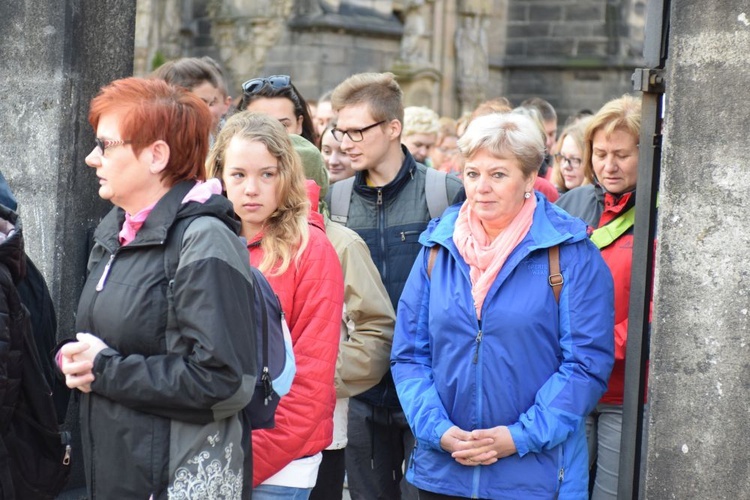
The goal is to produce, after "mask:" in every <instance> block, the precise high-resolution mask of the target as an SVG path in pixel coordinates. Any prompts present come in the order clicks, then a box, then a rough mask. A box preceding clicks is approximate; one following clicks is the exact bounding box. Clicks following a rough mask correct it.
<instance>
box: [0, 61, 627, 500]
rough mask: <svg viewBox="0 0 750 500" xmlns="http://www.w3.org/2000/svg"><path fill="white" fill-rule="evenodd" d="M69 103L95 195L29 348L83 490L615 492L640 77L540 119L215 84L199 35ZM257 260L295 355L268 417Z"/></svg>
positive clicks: (169, 493)
mask: <svg viewBox="0 0 750 500" xmlns="http://www.w3.org/2000/svg"><path fill="white" fill-rule="evenodd" d="M89 122H90V124H91V127H92V128H93V130H94V132H95V135H96V141H95V146H94V147H93V149H92V151H91V153H90V154H89V155H88V156H87V158H86V163H87V165H88V166H89V167H91V168H92V170H93V171H94V172H95V175H96V179H97V182H98V194H99V196H100V197H101V198H102V199H105V200H108V201H110V202H111V203H112V204H113V205H114V206H113V208H112V210H111V211H110V212H109V214H108V215H107V216H106V217H104V219H103V220H102V221H101V223H100V224H99V226H98V228H97V229H96V232H95V233H94V236H93V242H92V250H91V254H90V257H89V262H88V275H87V277H86V281H85V285H84V287H83V291H82V293H81V297H80V302H79V307H78V311H77V314H76V332H72V333H67V334H61V335H60V337H61V339H62V342H60V344H59V345H58V346H57V347H55V348H54V351H53V352H51V353H50V357H51V358H52V359H54V363H55V366H56V367H57V368H58V369H59V376H60V377H61V378H63V379H64V380H65V384H66V385H67V387H69V388H70V389H74V392H75V393H76V394H79V397H80V420H79V422H80V428H81V435H82V443H81V447H82V452H83V468H84V471H85V475H86V488H87V492H88V495H89V497H90V498H106V499H108V498H153V499H161V498H185V499H188V498H197V499H203V498H205V499H209V498H237V499H239V498H250V497H251V496H252V497H254V498H256V499H262V500H266V499H306V498H313V499H316V500H337V499H339V500H340V499H341V498H342V495H343V489H344V486H345V485H346V487H347V488H348V490H349V495H350V497H351V498H352V499H353V500H376V499H388V500H391V499H404V500H413V499H428V500H430V499H463V498H480V499H498V498H524V499H533V498H538V499H550V498H561V499H584V498H594V499H596V500H602V499H614V498H616V497H617V482H618V467H619V443H620V429H621V427H622V396H623V390H624V388H623V385H624V361H625V355H626V345H627V328H628V318H627V317H628V307H629V289H630V272H631V266H630V265H631V260H632V238H633V225H634V219H635V218H634V205H635V190H636V184H637V166H638V139H639V129H640V104H639V100H638V99H636V98H635V97H631V96H628V95H625V96H622V97H620V98H617V99H614V100H612V101H610V102H608V103H606V104H604V105H603V107H602V108H601V109H600V110H598V111H596V112H587V111H584V112H581V113H579V114H578V115H576V116H573V117H571V118H570V119H569V120H568V121H567V122H566V123H565V124H564V126H562V127H560V124H559V123H558V116H557V113H556V111H555V109H554V107H553V106H552V105H551V104H550V103H549V102H547V101H546V100H544V99H541V98H539V97H530V98H529V99H527V100H524V101H523V102H521V103H519V104H518V105H517V106H513V104H512V103H511V102H510V101H508V100H507V99H505V98H502V97H500V98H495V99H492V100H490V101H486V102H484V103H482V104H480V105H479V106H478V107H477V108H476V109H475V110H473V111H472V112H471V113H466V114H465V115H462V116H459V117H450V116H442V117H441V116H439V114H438V113H436V112H435V111H434V110H432V109H429V108H427V107H422V106H408V107H405V106H404V96H403V93H402V90H401V88H400V86H399V84H398V82H397V81H396V78H395V76H394V75H393V74H391V73H360V74H355V75H352V76H351V77H349V78H347V79H346V80H344V81H343V82H341V83H340V84H339V85H337V86H336V87H335V88H333V89H330V91H328V92H326V93H325V94H324V95H323V96H321V97H320V98H319V99H316V100H315V101H314V102H310V101H308V100H306V99H305V97H303V95H302V94H301V93H300V92H299V90H298V89H297V87H295V85H294V82H293V79H292V77H291V76H289V75H271V76H259V77H257V78H253V79H250V80H248V81H246V82H245V83H244V84H243V85H242V90H241V94H240V95H239V96H237V97H233V96H231V95H230V92H229V89H228V87H227V84H226V81H225V78H224V75H223V73H222V71H221V68H220V66H219V65H218V64H217V63H216V62H215V61H213V60H212V59H210V58H207V57H204V58H184V59H180V60H176V61H171V62H168V63H166V64H164V65H163V66H162V67H160V68H158V69H157V70H155V71H154V73H153V74H151V75H149V77H147V78H134V77H131V78H124V79H121V80H116V81H114V82H112V83H110V84H108V85H107V86H105V87H103V88H102V89H101V91H100V92H99V94H98V95H97V96H96V97H95V98H94V99H93V100H92V102H91V106H90V112H89ZM560 128H561V130H560V133H559V134H558V129H560ZM0 181H4V180H3V179H2V178H1V177H0ZM0 184H3V182H0ZM0 188H2V189H5V186H2V185H0ZM3 214H4V212H2V211H0V216H2V217H3V219H7V220H9V221H10V224H8V225H7V229H8V230H7V231H3V232H4V233H6V238H2V236H3V233H2V232H0V250H1V249H2V248H3V247H5V246H7V245H8V244H9V242H10V241H11V240H12V238H11V236H12V234H13V228H14V227H19V222H18V221H17V216H16V215H15V214H14V213H13V212H10V211H9V213H8V214H6V215H3ZM181 223H182V225H185V226H186V229H184V234H183V233H178V232H177V231H174V230H173V228H174V227H176V226H177V225H178V224H181ZM178 235H179V236H178ZM173 238H181V240H180V239H178V240H176V241H175V242H173V241H172V239H173ZM170 244H176V245H177V248H179V249H180V251H179V261H178V263H176V271H175V272H174V275H173V276H169V273H165V258H166V255H167V248H168V247H169V245H170ZM3 255H4V254H2V253H1V252H0V257H2V256H3ZM17 257H18V255H17V252H16V257H15V258H17ZM252 268H257V269H258V270H259V271H260V272H261V273H262V274H263V276H264V277H265V278H266V279H267V281H268V282H269V283H270V285H271V288H272V289H273V291H274V293H275V294H276V295H277V296H278V299H279V302H280V306H281V309H282V311H283V316H284V318H285V320H286V322H287V323H288V327H289V333H290V336H291V343H292V349H293V353H294V362H295V363H296V375H295V376H294V379H293V382H292V383H291V387H290V390H289V392H288V393H287V394H285V395H284V396H282V397H281V399H280V401H279V403H278V407H277V409H276V411H275V419H274V420H275V424H274V426H273V428H270V429H257V428H253V427H252V422H249V421H248V418H247V415H246V413H245V412H243V409H244V408H245V407H246V405H248V404H249V402H250V400H251V398H252V395H253V389H254V388H255V387H256V382H257V380H256V379H257V378H258V369H259V366H258V362H257V359H258V357H257V356H258V352H256V351H257V350H258V349H259V346H258V345H257V344H256V340H255V339H256V333H257V332H256V331H255V329H256V328H258V326H257V325H258V322H257V321H256V315H258V314H259V312H258V311H255V310H254V308H253V307H252V304H253V302H254V297H255V294H257V293H259V292H258V289H257V287H256V286H255V282H254V278H253V272H252V271H253V270H252ZM3 342H5V339H4V338H3V337H0V346H2V345H3ZM1 380H2V378H0V381H1ZM3 396H4V393H2V392H0V403H2V406H0V407H2V408H5V407H12V404H9V402H8V401H3V399H2V398H3ZM7 415H9V413H8V412H5V413H0V417H3V416H7ZM0 424H3V422H2V421H0ZM0 445H2V438H1V437H0ZM1 449H2V446H0V450H1ZM0 454H1V453H0ZM3 467H4V462H3V461H2V460H0V477H3V476H2V473H3V470H2V469H3ZM2 492H3V489H2V488H0V499H6V498H13V497H12V496H3V494H2Z"/></svg>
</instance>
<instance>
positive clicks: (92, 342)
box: [58, 78, 257, 499]
mask: <svg viewBox="0 0 750 500" xmlns="http://www.w3.org/2000/svg"><path fill="white" fill-rule="evenodd" d="M89 122H90V123H91V126H92V127H93V128H94V130H95V131H96V145H95V146H94V148H93V150H92V151H91V153H90V154H89V155H88V156H87V157H86V164H87V165H89V166H90V167H92V168H93V169H94V170H95V171H96V176H97V178H98V181H99V196H100V197H101V198H103V199H105V200H109V201H111V202H112V203H113V204H114V205H115V207H114V208H113V209H112V211H111V212H109V214H108V215H107V216H106V217H105V218H104V219H103V220H102V222H101V223H100V224H99V227H98V228H97V229H96V232H95V233H94V248H93V249H92V250H91V255H90V257H89V263H88V271H89V275H88V278H87V280H86V283H85V284H84V287H83V291H82V292H81V298H80V302H79V304H78V314H77V315H76V329H77V331H78V332H81V333H78V334H77V336H76V341H71V342H69V343H66V344H65V345H63V346H62V348H61V349H60V353H59V355H58V363H59V364H60V367H61V369H62V372H63V373H64V374H65V378H66V383H67V385H68V387H70V388H75V389H78V390H80V391H81V392H82V395H81V403H80V408H81V435H82V437H83V458H84V468H85V472H86V482H87V487H88V494H89V498H102V499H109V498H154V499H166V498H168V497H169V498H195V497H196V496H197V495H200V498H220V497H221V498H249V496H250V491H251V488H250V480H251V479H252V470H251V467H250V464H251V462H250V461H249V458H250V456H249V436H250V434H249V425H248V423H247V422H244V421H243V419H241V416H240V415H241V413H240V412H241V410H242V409H243V408H244V407H245V405H247V403H249V402H250V399H251V397H252V394H253V389H254V388H255V378H256V374H257V367H256V361H255V360H256V357H255V356H256V345H255V338H256V336H255V329H254V325H255V319H254V314H255V313H254V311H253V310H252V306H251V304H252V303H253V296H254V295H253V294H254V293H255V291H254V288H253V279H252V275H251V270H250V266H249V264H248V257H247V250H246V249H245V248H244V246H243V244H242V242H241V240H240V238H239V237H238V234H237V233H238V231H239V224H237V222H236V221H235V219H234V210H233V209H232V204H231V203H230V202H229V201H228V200H226V199H225V198H224V197H222V196H221V184H220V183H219V182H218V181H209V182H202V181H204V180H205V177H206V173H205V172H206V170H205V167H204V161H205V158H206V155H207V153H208V136H209V130H210V127H211V123H212V120H211V114H210V111H209V109H208V106H206V104H204V103H203V102H202V101H201V99H200V98H199V97H198V96H196V95H195V94H193V93H191V92H189V91H188V90H186V89H184V88H181V87H175V86H171V85H168V84H167V83H165V82H163V81H161V80H143V79H139V78H126V79H123V80H117V81H115V82H113V83H111V84H110V85H108V86H106V87H104V88H103V89H102V91H101V92H100V93H99V95H97V96H96V97H95V98H94V100H93V101H92V103H91V110H90V112H89ZM217 195H218V196H217ZM177 227H180V228H181V230H177V229H176V228H177ZM175 238H180V239H175ZM169 248H177V249H179V258H178V261H177V262H173V266H174V267H173V273H174V274H171V275H170V276H167V270H166V264H165V254H167V255H170V253H168V252H169V250H168V249H169ZM71 340H73V339H71ZM243 482H244V483H245V484H244V487H243Z"/></svg>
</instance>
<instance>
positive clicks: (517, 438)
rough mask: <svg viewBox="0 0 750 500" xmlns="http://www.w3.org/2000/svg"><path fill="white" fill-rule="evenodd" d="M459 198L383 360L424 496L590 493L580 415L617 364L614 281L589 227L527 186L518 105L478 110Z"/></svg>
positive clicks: (431, 241)
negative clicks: (513, 109) (411, 441)
mask: <svg viewBox="0 0 750 500" xmlns="http://www.w3.org/2000/svg"><path fill="white" fill-rule="evenodd" d="M459 147H460V148H461V151H462V153H463V154H464V156H465V157H466V165H465V168H464V186H465V188H466V196H467V199H466V201H465V202H464V203H462V204H460V205H459V204H457V205H454V206H452V207H450V208H448V209H447V210H446V211H445V212H444V213H443V216H442V217H441V218H440V219H435V220H433V221H432V222H431V223H430V225H429V226H428V228H427V230H426V231H425V232H424V233H423V234H422V236H421V237H420V243H422V245H423V246H424V248H423V249H422V250H421V253H420V254H419V257H418V258H417V261H416V263H415V264H414V267H413V268H412V271H411V274H410V275H409V278H408V280H407V282H406V286H405V288H404V291H403V294H402V295H401V300H400V302H399V306H398V312H397V314H396V332H395V335H394V339H393V350H392V353H391V368H392V372H393V378H394V380H395V382H396V389H397V391H398V395H399V399H400V401H401V404H402V406H403V408H404V413H405V414H406V417H407V420H408V421H409V425H410V426H411V428H412V429H413V431H414V435H415V437H416V441H417V445H416V446H415V448H414V452H413V455H412V459H411V461H410V463H409V467H408V470H407V473H406V477H407V479H408V480H409V481H410V482H411V483H413V484H414V485H415V486H416V487H417V488H419V489H420V499H428V500H430V499H437V498H441V499H442V498H536V499H542V498H544V499H549V498H553V497H556V498H586V497H587V496H588V455H587V448H586V436H585V432H584V425H583V422H584V421H585V418H586V415H588V413H589V412H590V411H591V410H592V409H593V407H594V406H595V405H596V402H597V401H598V399H599V398H600V397H601V395H602V393H603V392H604V390H605V388H606V386H607V379H608V377H609V372H610V370H611V368H612V359H613V350H614V346H613V341H612V336H611V334H610V329H611V328H612V301H613V295H612V279H611V277H610V275H609V271H608V269H607V267H606V265H605V263H604V261H603V260H602V258H601V256H600V255H599V252H598V251H597V249H596V247H594V245H593V244H592V243H591V242H590V241H589V239H588V237H587V235H586V225H585V224H584V223H583V222H581V221H580V220H578V219H574V218H572V217H570V216H568V215H567V214H565V213H564V212H562V211H561V210H559V209H558V208H557V207H555V206H554V205H552V204H550V203H549V202H548V201H547V199H546V198H545V197H544V196H542V195H540V194H538V193H535V192H534V190H533V185H534V181H535V179H536V175H537V170H538V167H539V164H540V162H541V159H542V156H543V154H544V140H543V138H542V136H541V135H540V134H539V133H538V131H537V130H536V128H535V125H534V123H533V122H532V121H531V119H530V118H529V117H527V116H522V115H516V114H492V115H486V116H482V117H479V118H476V119H475V120H473V121H472V122H471V123H470V125H469V127H468V129H467V131H466V133H465V134H464V135H463V136H462V137H461V139H460V141H459Z"/></svg>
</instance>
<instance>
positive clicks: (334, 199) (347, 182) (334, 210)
mask: <svg viewBox="0 0 750 500" xmlns="http://www.w3.org/2000/svg"><path fill="white" fill-rule="evenodd" d="M353 190H354V177H349V178H348V179H344V180H343V181H338V182H336V183H335V184H331V206H330V207H328V208H329V209H330V211H331V220H332V221H333V222H338V223H339V224H342V225H344V226H346V221H347V219H349V205H350V204H351V201H352V191H353Z"/></svg>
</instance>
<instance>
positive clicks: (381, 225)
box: [377, 188, 388, 284]
mask: <svg viewBox="0 0 750 500" xmlns="http://www.w3.org/2000/svg"><path fill="white" fill-rule="evenodd" d="M377 207H378V232H379V233H380V251H381V253H382V255H383V258H382V259H381V260H380V261H381V262H382V266H383V268H382V269H381V271H382V278H383V284H386V283H387V280H388V278H387V276H388V258H387V256H388V253H387V252H386V250H387V249H386V245H385V209H383V188H378V201H377Z"/></svg>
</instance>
